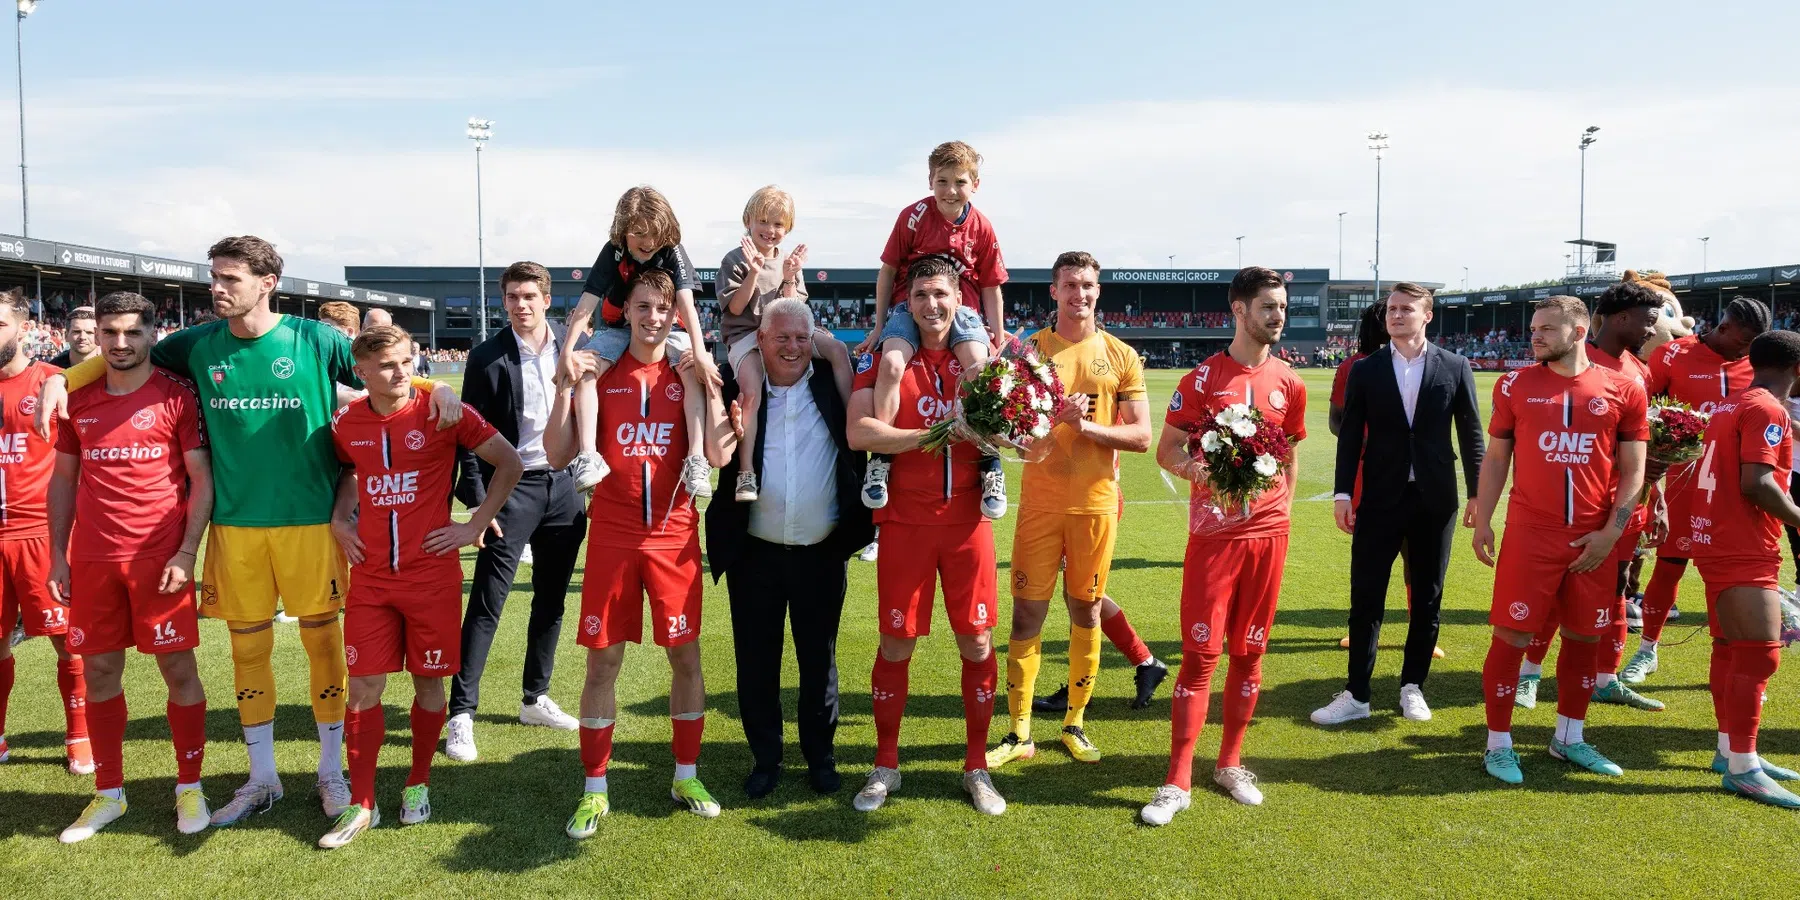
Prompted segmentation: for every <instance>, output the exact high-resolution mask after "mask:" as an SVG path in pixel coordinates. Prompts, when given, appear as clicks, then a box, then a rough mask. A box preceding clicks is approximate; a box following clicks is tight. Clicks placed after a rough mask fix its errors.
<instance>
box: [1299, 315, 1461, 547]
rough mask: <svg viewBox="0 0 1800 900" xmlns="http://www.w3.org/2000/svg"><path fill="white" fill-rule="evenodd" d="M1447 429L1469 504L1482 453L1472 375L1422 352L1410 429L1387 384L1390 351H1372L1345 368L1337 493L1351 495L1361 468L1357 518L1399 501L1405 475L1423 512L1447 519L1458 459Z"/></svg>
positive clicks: (1432, 348) (1393, 386)
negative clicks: (1414, 485)
mask: <svg viewBox="0 0 1800 900" xmlns="http://www.w3.org/2000/svg"><path fill="white" fill-rule="evenodd" d="M1453 427H1454V429H1455V431H1456V440H1457V443H1458V444H1460V445H1461V448H1462V467H1463V482H1464V484H1465V485H1466V486H1467V488H1468V496H1470V497H1473V496H1475V491H1476V485H1477V484H1478V483H1479V481H1480V478H1481V455H1482V452H1483V449H1484V448H1483V444H1482V438H1481V412H1480V409H1479V407H1478V406H1477V402H1476V397H1475V373H1474V371H1473V370H1472V369H1471V368H1470V367H1469V361H1468V360H1466V359H1464V358H1463V357H1461V356H1458V355H1457V354H1455V353H1451V352H1450V351H1448V350H1445V349H1444V348H1442V347H1439V346H1437V345H1435V344H1427V345H1426V347H1425V371H1424V372H1423V373H1421V376H1420V379H1419V402H1418V405H1417V406H1416V407H1415V408H1414V410H1413V420H1412V423H1411V424H1410V425H1409V424H1408V423H1407V421H1406V406H1405V403H1404V401H1403V400H1402V399H1401V397H1400V384H1399V382H1397V381H1395V380H1394V357H1393V348H1392V347H1391V346H1390V347H1383V348H1381V349H1380V350H1377V351H1375V353H1373V354H1371V355H1370V356H1369V357H1368V358H1366V359H1363V360H1360V361H1358V362H1357V363H1356V365H1354V366H1352V367H1351V368H1350V378H1349V380H1348V381H1347V383H1346V385H1345V388H1344V419H1343V422H1342V424H1341V426H1340V427H1339V430H1338V444H1337V473H1336V474H1337V477H1336V479H1335V481H1336V487H1335V491H1336V493H1339V494H1349V493H1352V491H1353V489H1354V488H1355V486H1356V473H1357V469H1358V467H1359V466H1360V467H1361V470H1362V484H1363V489H1362V498H1361V500H1360V502H1359V503H1358V506H1357V515H1358V516H1359V517H1360V516H1363V515H1367V514H1369V513H1380V512H1382V511H1384V510H1387V509H1390V508H1392V507H1393V506H1395V505H1397V504H1399V503H1400V502H1401V499H1402V498H1401V493H1402V491H1403V490H1404V489H1405V488H1406V480H1407V472H1408V471H1409V470H1410V471H1411V472H1412V473H1413V477H1414V479H1415V480H1416V481H1417V482H1418V488H1419V493H1420V495H1421V496H1422V497H1423V499H1424V502H1425V504H1426V507H1427V511H1428V512H1430V513H1433V514H1435V515H1444V514H1446V513H1449V514H1454V513H1455V511H1456V507H1457V493H1456V459H1457V456H1456V452H1455V450H1453V449H1452V448H1451V446H1450V432H1451V430H1452V428H1453ZM1365 430H1366V433H1365Z"/></svg>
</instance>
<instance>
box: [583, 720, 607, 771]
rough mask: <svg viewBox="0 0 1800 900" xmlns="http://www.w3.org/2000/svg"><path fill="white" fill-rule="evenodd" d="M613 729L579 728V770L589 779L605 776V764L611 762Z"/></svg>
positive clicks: (584, 726)
mask: <svg viewBox="0 0 1800 900" xmlns="http://www.w3.org/2000/svg"><path fill="white" fill-rule="evenodd" d="M612 739H613V727H612V726H611V725H608V726H606V727H605V728H590V727H588V726H586V725H583V726H581V768H582V769H583V771H584V772H585V773H586V775H587V777H589V778H600V777H603V776H605V775H606V764H607V763H609V762H611V761H612Z"/></svg>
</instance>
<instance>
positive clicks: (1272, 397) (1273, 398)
mask: <svg viewBox="0 0 1800 900" xmlns="http://www.w3.org/2000/svg"><path fill="white" fill-rule="evenodd" d="M1269 406H1271V407H1273V408H1275V409H1287V395H1286V394H1284V393H1282V392H1281V389H1280V388H1277V389H1275V390H1272V391H1270V392H1269Z"/></svg>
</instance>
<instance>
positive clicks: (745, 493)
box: [732, 471, 761, 503]
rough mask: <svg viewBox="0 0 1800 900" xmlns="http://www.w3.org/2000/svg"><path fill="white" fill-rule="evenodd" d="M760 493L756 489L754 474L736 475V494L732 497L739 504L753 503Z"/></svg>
mask: <svg viewBox="0 0 1800 900" xmlns="http://www.w3.org/2000/svg"><path fill="white" fill-rule="evenodd" d="M759 496H761V492H760V491H758V490H757V487H756V473H755V472H750V471H744V472H739V473H738V478H737V493H735V494H733V495H732V497H733V498H734V499H736V500H737V502H739V503H755V502H756V498H757V497H759Z"/></svg>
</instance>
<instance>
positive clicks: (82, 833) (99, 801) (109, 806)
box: [57, 791, 128, 844]
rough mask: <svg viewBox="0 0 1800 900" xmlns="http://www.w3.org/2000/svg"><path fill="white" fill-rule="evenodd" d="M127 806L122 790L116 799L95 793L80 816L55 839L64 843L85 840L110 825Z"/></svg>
mask: <svg viewBox="0 0 1800 900" xmlns="http://www.w3.org/2000/svg"><path fill="white" fill-rule="evenodd" d="M127 808H128V807H127V804H126V803H125V796H124V792H123V791H121V792H120V794H119V799H117V800H114V799H113V798H111V797H108V796H105V795H104V794H95V795H94V799H92V800H89V801H88V805H87V808H86V809H84V810H82V811H81V816H80V817H79V818H77V819H76V820H75V823H74V824H73V825H70V826H69V827H67V828H64V829H63V830H62V834H61V835H60V836H58V837H57V840H59V841H62V842H63V843H65V844H75V843H79V842H81V841H85V840H87V839H88V838H91V837H93V836H94V835H96V834H98V833H99V832H100V829H102V828H105V827H106V826H108V825H111V824H112V823H113V820H115V819H117V818H118V817H120V816H122V815H124V814H125V810H126V809H127Z"/></svg>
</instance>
